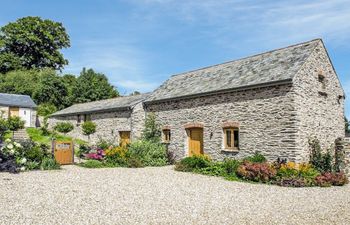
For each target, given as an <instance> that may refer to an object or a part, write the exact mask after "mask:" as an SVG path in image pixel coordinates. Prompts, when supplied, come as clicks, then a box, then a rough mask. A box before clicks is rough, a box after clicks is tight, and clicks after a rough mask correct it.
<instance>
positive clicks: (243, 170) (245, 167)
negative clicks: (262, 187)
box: [237, 161, 276, 182]
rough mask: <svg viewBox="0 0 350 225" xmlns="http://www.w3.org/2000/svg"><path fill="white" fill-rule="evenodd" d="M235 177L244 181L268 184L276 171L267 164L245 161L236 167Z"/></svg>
mask: <svg viewBox="0 0 350 225" xmlns="http://www.w3.org/2000/svg"><path fill="white" fill-rule="evenodd" d="M237 175H238V176H240V177H242V178H243V179H246V180H251V181H256V182H268V181H270V180H272V179H274V178H275V176H276V170H275V168H273V167H272V166H271V165H270V164H268V163H252V162H248V161H245V162H243V164H242V165H240V166H239V167H238V169H237Z"/></svg>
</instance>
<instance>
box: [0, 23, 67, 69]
mask: <svg viewBox="0 0 350 225" xmlns="http://www.w3.org/2000/svg"><path fill="white" fill-rule="evenodd" d="M68 47H70V40H69V36H68V34H67V32H66V29H65V28H64V27H63V25H62V23H58V22H54V21H51V20H47V19H45V20H43V19H41V18H40V17H32V16H28V17H24V18H20V19H18V20H17V21H15V22H12V23H9V24H7V25H5V26H3V27H1V28H0V73H6V72H8V71H12V70H18V69H33V68H46V67H48V68H53V69H55V70H57V69H62V68H63V66H64V65H67V64H68V60H66V59H64V57H63V55H62V53H61V52H60V51H59V50H60V49H62V48H68Z"/></svg>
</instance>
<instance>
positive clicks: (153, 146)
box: [128, 140, 168, 166]
mask: <svg viewBox="0 0 350 225" xmlns="http://www.w3.org/2000/svg"><path fill="white" fill-rule="evenodd" d="M128 150H129V153H130V155H131V156H133V157H136V158H139V159H140V161H141V162H142V164H143V165H144V166H165V165H167V163H168V160H167V152H166V148H165V146H164V145H162V144H161V143H157V142H153V141H148V140H140V141H136V142H133V143H131V144H130V146H129V148H128Z"/></svg>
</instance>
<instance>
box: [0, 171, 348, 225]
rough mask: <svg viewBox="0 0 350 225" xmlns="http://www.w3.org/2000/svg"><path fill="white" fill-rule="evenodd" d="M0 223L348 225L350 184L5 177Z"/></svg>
mask: <svg viewBox="0 0 350 225" xmlns="http://www.w3.org/2000/svg"><path fill="white" fill-rule="evenodd" d="M0 224H16V225H19V224H35V225H40V224H55V225H57V224H133V225H134V224H181V225H182V224H293V225H294V224H350V186H349V185H347V186H344V187H331V188H319V187H314V188H284V187H278V186H272V185H264V184H250V183H243V182H232V181H226V180H224V179H222V178H218V177H209V176H203V175H197V174H191V173H182V172H176V171H174V170H173V167H172V166H167V167H159V168H151V167H150V168H140V169H129V168H106V169H86V168H81V167H77V166H64V167H63V169H62V170H60V171H32V172H25V173H21V174H15V175H13V174H8V173H0Z"/></svg>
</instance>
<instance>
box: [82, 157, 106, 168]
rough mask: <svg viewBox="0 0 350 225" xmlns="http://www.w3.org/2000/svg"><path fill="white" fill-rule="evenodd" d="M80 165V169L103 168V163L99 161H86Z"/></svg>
mask: <svg viewBox="0 0 350 225" xmlns="http://www.w3.org/2000/svg"><path fill="white" fill-rule="evenodd" d="M80 165H81V166H82V167H86V168H102V167H104V166H103V163H102V162H101V161H98V160H94V159H90V160H87V161H86V162H84V163H81V164H80Z"/></svg>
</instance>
